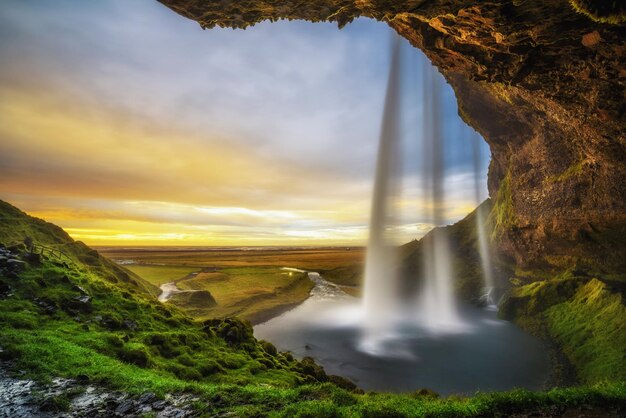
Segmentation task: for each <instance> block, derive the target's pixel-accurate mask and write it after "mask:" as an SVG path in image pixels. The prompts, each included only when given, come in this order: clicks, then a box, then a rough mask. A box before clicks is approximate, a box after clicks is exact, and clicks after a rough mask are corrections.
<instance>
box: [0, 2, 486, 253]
mask: <svg viewBox="0 0 626 418" xmlns="http://www.w3.org/2000/svg"><path fill="white" fill-rule="evenodd" d="M390 32H391V31H390V29H389V28H388V27H387V26H386V25H385V24H383V23H380V22H375V21H372V20H367V19H359V20H357V21H355V22H354V23H352V24H349V25H348V26H346V27H345V28H344V29H342V30H338V29H337V27H336V25H334V24H330V23H315V24H313V23H308V22H298V21H293V22H287V21H281V22H276V23H269V22H266V23H261V24H258V25H256V26H254V27H251V28H248V29H246V30H232V29H211V30H206V31H205V30H202V29H201V28H200V26H199V25H198V24H197V23H195V22H193V21H190V20H187V19H185V18H183V17H181V16H179V15H177V14H175V13H174V12H172V11H170V10H169V9H167V8H166V7H164V6H163V5H161V4H159V3H158V2H156V1H150V0H142V1H132V2H131V1H125V0H107V1H102V0H98V1H90V2H85V1H80V0H58V1H55V2H50V1H45V0H5V1H3V2H2V3H0V199H2V200H6V201H8V202H10V203H12V204H14V205H16V206H18V207H19V208H20V209H22V210H24V211H26V212H28V213H29V214H32V215H34V216H37V217H41V218H44V219H46V220H48V221H50V222H53V223H56V224H58V225H60V226H62V227H63V228H64V229H66V230H67V231H68V232H69V233H70V235H72V237H74V238H75V239H78V240H82V241H84V242H86V243H87V244H90V245H125V246H130V245H219V246H224V245H235V246H252V245H362V244H364V243H365V242H366V239H367V224H368V219H369V208H370V205H371V201H370V200H371V193H372V187H373V176H374V168H375V162H376V151H377V146H378V135H379V131H380V125H381V117H382V115H381V113H382V107H383V100H384V93H385V86H386V80H387V75H388V65H389V46H390V38H391V33H390ZM403 54H404V55H403V56H404V61H405V64H404V67H405V68H404V70H405V71H404V73H405V76H404V78H403V80H404V81H403V88H404V90H405V93H406V94H405V95H404V96H403V97H404V100H403V109H404V113H403V119H402V120H403V125H402V128H403V141H404V142H405V145H404V148H403V152H402V155H403V161H402V162H401V164H400V165H401V166H402V167H403V169H404V171H403V172H402V174H401V175H400V179H399V180H401V181H400V182H399V184H401V185H402V190H403V192H402V193H401V195H399V196H400V197H398V199H399V200H398V202H399V206H401V207H402V216H401V219H402V222H401V223H400V224H399V225H397V226H396V229H397V230H398V234H397V235H398V239H399V240H400V241H408V240H410V239H414V238H419V237H420V236H422V235H423V234H424V233H425V232H427V231H428V230H429V229H431V228H432V226H433V225H431V224H429V223H428V222H427V221H426V219H425V218H424V217H423V216H421V215H420V214H421V213H422V212H423V206H424V202H423V200H421V199H420V190H419V184H420V181H419V178H418V177H419V160H420V158H419V138H418V137H419V135H420V132H421V129H420V127H419V123H418V122H419V121H418V119H419V118H418V117H416V116H415V115H417V114H419V112H420V111H421V102H420V94H419V83H418V82H417V81H416V80H417V78H416V77H415V74H416V72H418V71H419V70H418V69H419V66H420V65H421V64H420V63H421V61H422V60H424V59H425V58H424V57H423V55H422V54H421V52H419V51H418V50H416V49H414V48H411V47H410V46H409V45H408V44H407V43H406V42H404V45H403ZM442 83H443V81H442ZM443 84H445V83H443ZM444 106H445V107H444V121H443V125H444V128H445V129H444V132H445V135H446V140H447V141H448V142H446V144H447V145H446V173H447V177H446V190H447V192H446V196H447V200H446V205H445V208H444V209H445V214H446V216H445V219H446V220H447V222H453V221H455V220H458V219H460V218H462V217H463V216H465V215H466V214H467V213H468V212H469V211H471V210H472V209H473V207H475V206H476V199H475V197H474V186H473V184H474V170H473V166H472V163H471V159H469V160H468V157H467V156H468V150H469V149H470V141H469V140H468V139H467V138H468V137H469V136H475V135H476V134H475V133H474V132H473V131H472V130H471V129H469V128H467V127H466V126H465V125H464V124H463V123H462V122H461V121H460V119H459V118H458V116H457V110H456V100H455V98H454V93H453V92H452V90H451V89H450V88H449V87H448V86H447V85H446V86H444ZM481 155H482V156H483V159H482V162H481V165H480V170H479V171H480V175H481V179H482V180H481V186H480V188H481V194H482V196H484V197H486V186H485V180H486V167H487V163H488V156H489V150H488V148H487V146H486V145H485V144H484V143H481Z"/></svg>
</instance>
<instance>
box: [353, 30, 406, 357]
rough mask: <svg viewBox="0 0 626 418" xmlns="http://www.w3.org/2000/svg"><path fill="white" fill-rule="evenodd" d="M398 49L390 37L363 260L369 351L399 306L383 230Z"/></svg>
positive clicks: (395, 135) (395, 138)
mask: <svg viewBox="0 0 626 418" xmlns="http://www.w3.org/2000/svg"><path fill="white" fill-rule="evenodd" d="M400 46H401V40H400V37H399V36H397V35H395V34H394V36H393V39H392V47H391V50H392V51H391V64H390V69H389V78H388V80H387V93H386V96H385V105H384V110H383V121H382V127H381V131H380V139H379V145H378V159H377V163H376V177H375V180H374V192H373V196H372V207H371V213H370V224H369V240H368V245H367V256H366V261H365V282H364V287H363V307H364V311H365V323H364V331H365V332H364V338H363V341H362V344H361V345H362V348H363V349H365V350H366V351H369V352H377V351H379V350H380V344H381V343H382V342H383V341H384V340H385V339H386V336H387V334H388V333H389V332H392V331H393V327H394V326H393V321H394V317H395V313H396V311H397V309H398V303H399V302H398V287H399V283H398V277H397V272H396V266H395V263H394V262H393V251H392V245H391V243H390V242H389V240H388V239H387V236H386V231H385V230H386V225H387V223H388V220H389V216H390V213H389V211H390V203H391V202H390V200H391V196H390V195H391V192H392V189H393V185H392V184H391V182H392V175H393V165H394V157H395V156H396V155H397V154H398V152H397V151H398V148H399V115H400V106H399V102H400V97H399V95H400V73H401V68H400V65H401V62H400Z"/></svg>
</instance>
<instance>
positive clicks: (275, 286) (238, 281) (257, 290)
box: [177, 267, 313, 323]
mask: <svg viewBox="0 0 626 418" xmlns="http://www.w3.org/2000/svg"><path fill="white" fill-rule="evenodd" d="M177 286H178V287H179V288H180V289H182V290H206V291H209V292H210V293H211V295H213V297H214V298H215V300H216V302H217V306H214V307H209V308H207V309H195V310H191V311H189V313H190V314H191V315H192V316H194V317H196V318H199V319H205V318H211V317H226V316H238V317H241V318H244V319H247V320H250V321H251V322H253V323H258V322H259V321H261V320H262V319H267V318H268V317H269V316H270V315H271V314H273V313H278V312H280V311H281V310H284V309H287V308H289V307H292V306H294V305H297V304H299V303H301V302H303V301H304V300H306V299H307V297H308V296H309V291H310V290H311V289H312V287H313V283H312V282H311V281H310V280H309V279H308V277H307V275H306V274H305V273H298V272H287V271H283V270H280V269H279V268H277V267H238V268H226V269H223V270H220V271H219V272H203V273H199V274H198V275H197V276H195V277H194V278H190V279H187V280H182V281H180V282H178V283H177Z"/></svg>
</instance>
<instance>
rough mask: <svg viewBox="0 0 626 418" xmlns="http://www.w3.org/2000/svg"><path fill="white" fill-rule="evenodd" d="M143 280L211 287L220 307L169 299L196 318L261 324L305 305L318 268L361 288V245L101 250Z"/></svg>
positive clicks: (349, 287) (198, 288) (355, 289)
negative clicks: (311, 275)
mask: <svg viewBox="0 0 626 418" xmlns="http://www.w3.org/2000/svg"><path fill="white" fill-rule="evenodd" d="M98 250H99V252H100V253H101V254H103V255H104V256H106V257H108V258H109V259H111V260H113V261H115V262H117V263H121V264H123V266H124V267H125V268H127V269H128V270H130V271H132V272H133V273H135V274H137V275H138V276H140V277H141V278H143V279H144V280H146V281H148V282H150V283H151V284H154V285H156V286H160V285H162V284H164V283H170V282H174V283H176V287H177V288H178V289H179V290H181V291H207V292H209V293H210V294H211V295H212V297H213V298H214V299H215V301H216V302H217V305H216V306H202V307H200V306H197V305H193V306H192V305H191V304H189V303H187V301H186V300H184V299H181V298H176V299H175V300H172V301H171V303H174V304H176V305H177V306H178V307H180V308H183V309H185V310H186V312H187V313H188V314H189V315H191V316H192V317H194V318H196V319H207V318H215V317H219V318H223V317H228V316H237V317H240V318H243V319H247V320H249V321H250V322H252V323H253V324H256V323H260V322H263V321H265V320H267V319H270V318H271V317H273V316H276V315H278V314H280V313H282V312H284V311H286V310H288V309H291V308H293V307H294V306H297V305H298V304H300V303H302V302H303V301H304V300H306V298H307V297H308V295H309V291H310V290H311V288H312V287H313V283H312V282H311V281H310V280H309V279H308V277H307V275H306V273H301V272H296V271H286V270H283V268H284V267H289V268H294V269H301V270H307V271H317V272H320V273H321V274H323V275H324V277H327V278H328V280H331V281H334V282H336V283H337V284H339V285H340V286H341V287H342V288H343V289H344V290H345V291H346V292H348V293H351V294H355V293H357V292H358V286H359V280H360V275H359V273H358V272H360V270H361V269H362V265H363V262H364V250H363V248H345V247H340V248H284V247H273V248H254V249H240V248H184V247H182V248H175V247H152V248H116V247H102V248H99V249H98Z"/></svg>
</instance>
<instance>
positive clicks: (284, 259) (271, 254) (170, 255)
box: [96, 247, 364, 271]
mask: <svg viewBox="0 0 626 418" xmlns="http://www.w3.org/2000/svg"><path fill="white" fill-rule="evenodd" d="M96 249H97V250H98V251H99V252H100V253H101V254H103V255H105V256H107V257H108V258H111V259H113V260H132V261H134V262H135V263H136V264H166V265H175V266H194V267H246V266H277V267H294V268H300V269H303V270H314V271H319V270H330V269H334V268H337V267H345V266H348V265H354V264H362V263H363V257H364V249H363V248H360V247H354V248H349V249H346V248H343V247H342V248H311V249H306V248H305V249H301V248H297V249H281V248H268V249H255V250H240V249H233V250H227V249H217V250H215V249H210V248H205V249H185V248H167V247H152V248H140V249H139V248H138V249H134V248H115V247H100V248H97V247H96Z"/></svg>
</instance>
